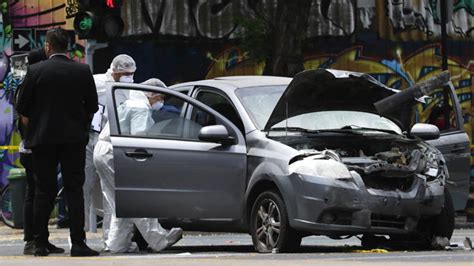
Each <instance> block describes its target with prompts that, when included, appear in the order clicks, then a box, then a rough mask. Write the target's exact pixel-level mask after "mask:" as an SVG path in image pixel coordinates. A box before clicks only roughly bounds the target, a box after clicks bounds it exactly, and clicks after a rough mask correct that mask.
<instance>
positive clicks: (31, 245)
mask: <svg viewBox="0 0 474 266" xmlns="http://www.w3.org/2000/svg"><path fill="white" fill-rule="evenodd" d="M35 250H36V246H35V241H26V243H25V247H24V248H23V254H25V255H35Z"/></svg>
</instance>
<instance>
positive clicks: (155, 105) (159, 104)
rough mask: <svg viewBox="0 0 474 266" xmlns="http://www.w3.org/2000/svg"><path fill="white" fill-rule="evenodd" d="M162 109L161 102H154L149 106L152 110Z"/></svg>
mask: <svg viewBox="0 0 474 266" xmlns="http://www.w3.org/2000/svg"><path fill="white" fill-rule="evenodd" d="M162 107H163V102H156V103H154V104H153V105H152V106H151V108H152V109H153V110H160V109H161V108H162Z"/></svg>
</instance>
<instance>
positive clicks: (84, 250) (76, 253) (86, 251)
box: [71, 244, 99, 257]
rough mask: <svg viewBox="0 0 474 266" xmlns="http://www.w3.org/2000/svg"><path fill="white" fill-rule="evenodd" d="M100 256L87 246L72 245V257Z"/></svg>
mask: <svg viewBox="0 0 474 266" xmlns="http://www.w3.org/2000/svg"><path fill="white" fill-rule="evenodd" d="M90 256H99V252H97V251H95V250H93V249H91V248H89V247H88V246H87V245H86V244H72V247H71V257H90Z"/></svg>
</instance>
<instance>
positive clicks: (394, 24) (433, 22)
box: [378, 0, 474, 40]
mask: <svg viewBox="0 0 474 266" xmlns="http://www.w3.org/2000/svg"><path fill="white" fill-rule="evenodd" d="M380 2H382V1H380ZM453 2H454V3H453V7H452V10H453V13H452V15H451V17H449V18H448V24H447V33H448V36H449V37H450V38H454V39H463V38H472V37H474V32H473V30H474V2H473V1H470V0H457V1H453ZM378 8H379V10H378V11H379V12H380V11H381V10H382V9H384V10H385V11H386V16H380V17H379V20H380V25H385V26H387V27H381V28H380V29H381V36H382V37H384V38H390V39H396V36H398V37H400V38H402V39H403V40H407V39H410V38H411V39H413V38H417V39H418V38H422V39H429V38H433V37H439V36H440V35H441V26H440V20H441V19H440V0H413V1H406V0H386V1H385V4H384V6H382V5H379V7H378Z"/></svg>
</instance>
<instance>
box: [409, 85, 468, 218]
mask: <svg viewBox="0 0 474 266" xmlns="http://www.w3.org/2000/svg"><path fill="white" fill-rule="evenodd" d="M428 96H429V97H428V98H427V100H426V104H419V106H418V107H417V108H418V115H419V117H418V122H423V123H428V124H433V125H436V126H437V127H438V128H439V130H440V132H441V136H440V138H439V139H436V140H431V141H428V142H429V143H431V144H432V145H434V146H435V147H437V148H438V149H439V150H440V151H441V152H442V153H443V155H444V158H445V159H446V162H447V166H448V171H449V180H448V181H447V183H448V184H447V187H448V189H449V191H450V193H451V195H452V197H453V202H454V207H455V209H456V210H463V209H464V208H465V206H466V202H467V199H468V196H469V169H470V149H469V137H468V135H467V134H466V132H465V131H464V122H463V118H462V113H461V107H460V104H459V101H458V98H457V97H456V94H455V91H454V87H453V86H452V84H451V83H449V84H448V85H446V86H444V87H442V88H439V89H437V90H435V91H434V92H433V93H432V94H431V95H428Z"/></svg>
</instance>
